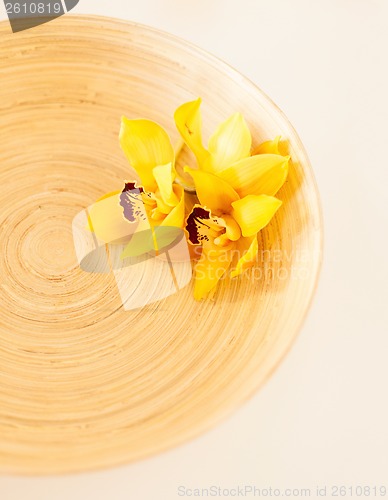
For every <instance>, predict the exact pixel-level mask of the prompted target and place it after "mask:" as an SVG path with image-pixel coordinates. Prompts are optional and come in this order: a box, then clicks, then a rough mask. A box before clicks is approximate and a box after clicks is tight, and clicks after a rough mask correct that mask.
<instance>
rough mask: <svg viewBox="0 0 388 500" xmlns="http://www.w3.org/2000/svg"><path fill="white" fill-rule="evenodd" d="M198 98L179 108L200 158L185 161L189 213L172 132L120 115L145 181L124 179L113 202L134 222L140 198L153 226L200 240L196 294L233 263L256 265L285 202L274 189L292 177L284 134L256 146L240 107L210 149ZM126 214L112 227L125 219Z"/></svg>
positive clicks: (126, 143)
mask: <svg viewBox="0 0 388 500" xmlns="http://www.w3.org/2000/svg"><path fill="white" fill-rule="evenodd" d="M200 105H201V99H197V100H195V101H191V102H187V103H185V104H183V105H182V106H180V107H179V108H178V109H177V110H176V112H175V115H174V118H175V123H176V126H177V129H178V131H179V133H180V135H181V136H182V139H183V141H184V142H185V143H186V145H187V146H188V147H189V148H190V149H191V151H192V152H193V153H194V155H195V158H196V165H191V166H190V167H189V166H186V167H185V168H184V171H185V172H186V174H189V175H190V178H191V179H192V182H193V186H194V187H195V192H196V196H197V203H195V204H194V206H193V207H192V209H191V210H190V213H188V214H186V213H185V192H184V189H183V187H182V185H181V184H178V183H177V182H175V181H176V177H177V173H176V169H175V153H174V148H173V146H172V144H171V141H170V138H169V136H168V134H167V133H166V131H165V130H164V129H163V128H162V127H161V126H160V125H158V124H157V123H155V122H153V121H150V120H129V119H127V118H123V119H122V124H121V131H120V145H121V148H122V149H123V151H124V153H125V155H126V157H127V159H128V161H129V163H130V165H131V166H132V167H133V168H134V169H135V170H136V172H137V174H138V176H139V178H140V183H139V185H137V183H136V181H131V182H126V184H125V187H124V189H123V191H122V192H121V193H113V194H114V195H116V196H117V197H113V198H114V200H115V201H114V202H113V203H114V204H115V205H114V207H113V206H112V213H113V212H115V213H117V207H118V203H119V205H120V207H121V215H123V216H124V219H125V220H126V221H129V222H133V221H135V220H137V219H138V218H139V217H140V216H141V214H144V209H143V210H141V209H140V208H139V203H141V204H142V206H143V207H145V213H146V217H147V219H148V222H149V223H151V225H153V226H166V227H171V226H172V227H179V228H182V229H183V228H184V229H185V231H186V235H187V239H188V242H189V245H194V246H200V247H201V255H200V258H199V259H198V261H197V262H196V263H195V270H194V280H195V283H194V297H195V298H196V299H197V300H200V299H202V298H204V297H205V296H206V295H207V294H208V293H209V292H210V291H211V290H213V289H214V288H215V286H216V285H217V283H218V281H219V280H220V279H221V278H222V276H223V275H224V274H225V272H226V271H227V270H228V269H229V268H230V267H231V266H232V267H233V269H232V271H231V276H232V277H235V276H238V275H240V274H241V273H242V272H244V271H245V270H246V269H247V268H249V267H251V266H252V265H253V264H254V262H255V259H256V256H257V252H258V241H257V233H258V232H259V231H261V230H262V229H263V228H264V227H265V226H266V225H267V224H268V223H269V222H270V220H271V219H272V217H273V216H274V214H275V212H276V211H277V210H278V209H279V207H280V206H281V201H280V200H279V199H277V198H275V197H274V195H275V194H276V193H277V191H278V190H279V189H280V188H281V187H282V185H283V184H284V182H285V180H286V178H287V174H288V168H289V160H290V157H289V156H287V155H284V154H282V152H281V151H280V149H281V148H280V142H279V137H277V138H276V139H274V140H273V141H268V142H265V143H263V144H262V145H261V146H259V147H258V148H257V149H256V150H254V151H253V152H252V137H251V133H250V131H249V128H248V126H247V124H246V122H245V120H244V118H243V116H242V115H241V114H240V113H236V114H234V115H232V116H231V117H230V118H228V119H227V120H226V121H225V122H223V123H222V124H221V125H220V126H219V127H218V128H217V129H216V131H215V132H214V133H213V135H212V136H211V137H210V139H209V141H208V145H207V148H206V147H205V146H204V144H203V140H202V117H201V111H200ZM117 202H118V203H117ZM111 215H112V214H108V215H107V214H105V215H104V221H102V222H101V227H100V231H102V233H103V236H104V237H107V233H109V229H107V226H110V224H112V221H110V222H109V220H108V217H111ZM143 216H144V215H143ZM122 219H123V218H122V217H121V221H120V222H118V221H117V222H115V223H113V226H114V225H115V224H122ZM111 227H112V226H111ZM236 255H237V256H238V258H237V259H236Z"/></svg>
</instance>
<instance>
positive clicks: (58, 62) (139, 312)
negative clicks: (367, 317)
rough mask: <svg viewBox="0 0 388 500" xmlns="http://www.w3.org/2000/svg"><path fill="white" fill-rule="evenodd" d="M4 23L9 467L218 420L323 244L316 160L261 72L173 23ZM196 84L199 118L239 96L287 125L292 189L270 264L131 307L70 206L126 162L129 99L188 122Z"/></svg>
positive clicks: (260, 131)
mask: <svg viewBox="0 0 388 500" xmlns="http://www.w3.org/2000/svg"><path fill="white" fill-rule="evenodd" d="M0 35H1V42H2V43H1V46H0V69H1V75H2V77H1V86H0V103H1V104H0V107H1V114H0V123H1V134H0V144H1V147H0V185H1V189H2V194H1V201H0V204H1V206H0V245H1V256H0V276H1V281H0V294H1V297H0V471H1V472H3V473H16V474H51V473H64V472H76V471H82V470H90V469H95V468H102V467H109V466H113V465H116V464H122V463H126V462H130V461H134V460H138V459H141V458H143V457H146V456H149V455H151V454H154V453H157V452H160V451H162V450H165V449H167V448H169V447H171V446H175V445H177V444H179V443H182V442H184V441H186V440H188V439H190V438H193V437H194V436H197V435H198V434H199V433H201V432H203V431H205V430H207V429H209V428H210V427H212V426H213V425H215V424H216V423H217V422H219V421H220V420H221V419H222V418H224V417H225V416H226V415H228V414H229V413H230V412H231V411H232V410H234V409H235V408H237V407H238V406H239V405H241V404H242V403H243V402H244V401H245V400H246V399H247V398H249V397H250V396H251V395H252V394H253V393H254V392H255V391H257V389H258V388H259V387H260V386H261V385H262V384H263V382H264V381H265V380H266V379H267V378H268V376H269V375H270V374H271V372H272V371H273V370H274V369H275V368H276V367H277V366H278V364H279V362H280V360H281V359H282V358H283V356H284V355H285V353H286V352H287V350H288V349H289V347H290V345H291V343H292V342H293V340H294V339H295V336H296V335H297V332H298V330H299V329H300V327H301V323H302V321H303V319H304V317H305V315H306V312H307V310H308V307H309V304H310V302H311V299H312V295H313V292H314V289H315V287H316V282H317V277H318V273H319V267H320V260H321V242H322V221H321V213H320V205H319V199H318V193H317V188H316V185H315V181H314V177H313V173H312V171H311V168H310V165H309V162H308V159H307V157H306V153H305V151H304V149H303V146H302V144H301V142H300V140H299V139H298V137H297V135H296V133H295V131H294V130H293V128H292V127H291V125H290V124H289V123H288V121H287V119H286V118H285V117H284V115H283V114H282V113H281V112H280V111H279V109H278V108H277V107H276V106H275V105H274V104H273V103H272V102H271V101H270V100H269V99H268V98H267V97H266V96H265V95H263V93H262V92H261V91H260V90H259V89H258V88H257V87H255V86H254V85H253V84H252V83H250V82H249V81H247V80H246V79H245V78H244V77H242V76H241V75H240V74H238V73H237V72H236V71H234V70H233V69H231V68H230V67H228V66H227V65H225V64H224V63H222V62H220V61H219V60H217V59H215V58H214V57H212V56H210V55H208V54H206V53H204V52H202V51H200V50H198V49H197V48H195V47H192V46H190V45H189V44H187V43H185V42H183V41H181V40H178V39H176V38H174V37H172V36H169V35H166V34H164V33H160V32H158V31H155V30H152V29H149V28H146V27H143V26H139V25H135V24H131V23H128V22H124V21H119V20H114V19H107V18H102V17H83V16H64V17H62V18H60V19H57V20H55V21H53V22H50V23H48V24H45V25H42V26H40V27H37V28H34V29H31V30H27V31H24V32H21V33H18V34H12V33H11V31H10V28H9V25H8V23H1V24H0ZM197 96H201V97H202V98H203V101H204V105H203V114H204V127H205V130H204V133H205V136H206V135H207V134H209V133H210V132H211V131H212V130H214V128H215V126H216V125H217V124H218V123H219V122H220V121H222V120H224V119H225V118H226V117H228V116H229V115H230V114H232V113H233V112H235V111H241V112H242V113H243V114H244V116H245V118H246V120H247V122H248V124H249V126H250V129H251V131H252V135H253V138H254V143H255V144H258V143H260V142H261V141H263V140H266V139H269V138H272V137H274V136H276V135H278V134H281V135H282V136H283V138H285V139H287V140H288V141H289V143H290V153H291V155H292V158H293V164H292V168H291V172H290V176H289V179H288V182H287V183H286V185H285V186H284V187H283V188H282V190H281V191H280V193H279V197H280V198H281V199H282V200H283V201H284V205H283V207H282V209H281V210H280V211H279V212H278V214H277V216H276V218H275V219H274V220H273V222H272V223H271V224H270V225H269V226H268V227H267V228H266V229H265V230H264V231H263V232H262V233H261V236H260V247H261V248H260V250H261V255H262V262H261V263H260V265H258V266H257V267H256V268H254V269H253V270H252V272H251V273H248V275H247V276H245V277H243V278H241V279H237V280H234V281H227V280H224V281H222V283H221V284H220V286H219V288H218V290H217V293H216V295H215V297H214V298H213V299H212V300H208V301H205V302H201V303H197V302H195V301H194V300H193V298H192V287H191V285H189V286H187V287H185V288H183V289H182V290H180V292H179V293H177V294H175V295H173V296H170V297H168V298H166V299H163V300H161V301H159V302H157V303H154V304H150V305H147V306H144V307H142V308H139V309H136V310H133V311H125V310H124V309H123V308H122V305H121V301H120V297H119V294H118V292H117V287H116V283H115V280H114V279H113V277H112V276H110V275H109V274H90V273H85V272H84V271H82V270H81V269H80V267H79V265H78V262H77V259H76V255H75V251H74V245H73V237H72V230H71V224H72V220H73V218H74V217H75V215H76V214H77V213H78V212H80V211H81V210H83V209H85V207H87V206H88V205H90V204H92V203H93V202H94V201H95V200H96V199H97V198H99V197H100V196H102V195H103V194H104V193H106V192H108V191H112V190H116V189H119V188H120V187H121V186H122V182H123V180H124V179H126V178H127V177H128V173H129V167H128V164H127V161H126V159H125V158H124V156H123V154H122V153H121V150H120V148H119V144H118V132H119V127H120V117H121V115H122V114H125V115H126V116H128V117H147V118H150V119H153V120H156V121H158V122H159V123H161V124H162V125H163V126H164V127H165V128H166V129H167V130H168V131H169V132H170V133H171V135H172V137H173V139H174V140H176V139H177V133H176V131H175V129H174V125H173V119H172V116H173V111H174V109H175V108H176V107H177V106H178V105H179V104H181V103H183V102H184V101H186V100H190V99H192V98H195V97H197Z"/></svg>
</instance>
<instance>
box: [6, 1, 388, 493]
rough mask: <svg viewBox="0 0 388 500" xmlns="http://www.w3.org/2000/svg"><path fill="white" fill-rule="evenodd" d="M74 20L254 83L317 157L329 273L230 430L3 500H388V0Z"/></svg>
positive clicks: (188, 7) (126, 10)
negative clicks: (168, 47) (362, 497)
mask: <svg viewBox="0 0 388 500" xmlns="http://www.w3.org/2000/svg"><path fill="white" fill-rule="evenodd" d="M0 9H1V16H2V17H3V18H5V11H4V6H3V5H1V7H0ZM74 12H75V13H93V14H101V15H109V16H113V17H121V18H125V19H130V20H135V21H138V22H141V23H144V24H148V25H152V26H155V27H157V28H160V29H163V30H166V31H169V32H172V33H174V34H176V35H179V36H182V37H184V38H186V39H188V40H190V41H192V42H194V43H196V44H197V45H199V46H201V47H202V48H205V49H207V50H208V51H210V52H213V53H214V54H216V55H218V56H220V57H221V58H222V59H224V60H225V61H227V62H229V63H230V64H232V65H233V66H235V67H236V68H237V69H238V70H240V71H241V72H242V73H244V74H245V75H247V76H248V77H250V78H251V79H252V80H253V81H255V82H256V83H257V84H258V85H259V86H260V87H261V88H262V89H263V90H264V91H265V92H266V93H267V94H268V95H269V96H270V97H271V98H272V99H273V100H274V101H275V102H276V103H277V104H278V105H279V106H280V107H281V108H282V109H283V111H284V112H285V113H286V115H287V116H288V117H289V119H290V120H291V122H292V123H293V124H294V126H295V128H296V130H297V131H298V132H299V134H300V136H301V138H302V141H303V142H304V144H305V146H306V149H307V151H308V153H309V156H310V159H311V161H312V164H313V168H314V170H315V173H316V177H317V181H318V184H319V188H320V191H321V195H322V200H323V208H324V216H325V262H324V267H323V273H322V276H321V282H320V286H319V290H318V294H317V296H316V299H315V302H314V305H313V308H312V310H311V312H310V315H309V317H308V320H307V322H306V323H305V325H304V328H303V331H302V333H301V335H300V336H299V338H298V341H297V342H296V344H295V345H294V348H293V349H292V351H291V353H290V354H289V355H288V357H287V359H286V360H285V361H284V362H283V364H282V365H281V367H280V368H279V369H278V370H277V372H276V373H275V375H274V376H273V377H272V378H271V380H270V381H269V382H268V383H267V384H266V386H265V387H264V388H263V390H261V392H260V393H259V394H257V395H256V397H255V398H254V399H252V400H251V401H250V402H249V403H248V404H246V405H245V406H244V407H243V408H241V409H240V410H239V411H237V412H236V413H235V414H233V415H232V416H231V417H230V418H229V419H228V420H227V421H225V422H224V423H222V424H221V425H219V426H218V427H217V428H216V429H214V430H213V431H211V432H209V433H207V434H206V435H203V436H201V437H200V438H198V439H196V440H195V441H193V442H191V443H188V444H185V445H183V446H181V447H179V448H177V449H174V450H172V451H170V452H167V453H164V454H163V455H160V456H157V457H155V458H152V459H149V460H146V461H143V462H141V463H137V464H134V465H130V466H126V467H121V468H117V469H114V470H109V471H103V472H98V473H92V474H81V475H73V476H65V477H58V478H56V477H55V478H37V479H33V478H10V477H2V478H0V498H1V500H14V499H17V500H22V499H23V500H24V499H28V500H36V499H39V500H46V499H47V500H62V499H63V500H68V499H71V500H78V499H83V500H84V499H89V498H90V499H93V500H100V499H104V500H105V499H112V500H121V499H123V500H124V499H126V500H127V499H131V500H132V499H134V500H143V499H144V500H148V499H149V500H151V499H162V500H173V499H175V498H180V497H179V496H178V490H177V488H178V486H179V485H183V486H185V487H187V488H195V487H198V488H204V487H208V486H211V485H220V486H222V487H224V488H228V487H232V486H237V485H245V484H254V485H256V486H257V487H259V488H266V487H270V486H271V487H272V488H311V489H312V493H311V498H315V488H316V486H317V485H320V486H323V485H327V486H328V488H329V487H330V486H331V485H347V486H351V485H353V486H354V487H355V486H357V485H370V486H374V485H377V486H379V485H381V484H385V485H386V486H387V487H388V430H387V424H388V402H387V397H388V394H387V392H388V391H387V382H388V326H387V325H388V313H387V311H388V305H387V298H388V293H387V292H388V287H387V281H388V272H387V271H388V266H387V256H388V249H387V245H388V237H387V231H388V210H387V204H386V200H387V186H388V161H387V152H388V147H387V123H388V99H387V91H388V72H387V71H388V70H387V67H388V62H387V59H388V58H387V49H388V28H387V26H388V1H387V0H326V1H318V0H293V1H290V0H271V1H269V0H186V1H185V0H141V1H136V2H135V1H134V0H105V1H102V0H98V2H96V1H95V0H80V4H79V5H78V6H77V7H76V9H75V10H74ZM53 22H55V21H53ZM327 493H328V497H329V498H330V496H329V490H328V491H327ZM294 497H295V498H296V495H295V496H294ZM372 498H373V497H372Z"/></svg>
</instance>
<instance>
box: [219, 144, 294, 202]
mask: <svg viewBox="0 0 388 500" xmlns="http://www.w3.org/2000/svg"><path fill="white" fill-rule="evenodd" d="M289 159H290V157H289V156H279V155H274V154H260V155H255V156H251V157H249V158H245V159H244V160H241V161H239V162H237V163H235V164H234V165H232V166H231V167H230V168H228V169H226V170H223V171H222V172H219V174H218V175H219V176H220V177H221V178H222V179H223V180H224V181H226V182H227V183H228V184H230V185H231V186H232V187H233V188H234V189H235V190H236V192H237V193H238V194H239V195H240V197H241V198H243V197H244V196H247V195H250V194H256V195H258V194H266V195H268V196H273V195H274V194H276V193H277V192H278V191H279V189H280V188H281V187H282V185H283V184H284V182H285V180H286V178H287V175H288V163H289Z"/></svg>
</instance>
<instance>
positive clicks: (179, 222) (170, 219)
mask: <svg viewBox="0 0 388 500" xmlns="http://www.w3.org/2000/svg"><path fill="white" fill-rule="evenodd" d="M173 191H174V196H176V198H177V200H179V201H178V203H177V204H176V206H175V207H174V208H173V209H172V210H171V212H170V213H169V214H168V215H167V217H166V218H165V219H164V220H163V222H162V223H161V226H171V227H181V228H183V226H184V222H185V193H184V189H183V187H182V186H178V185H177V184H175V185H174V186H173Z"/></svg>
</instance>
